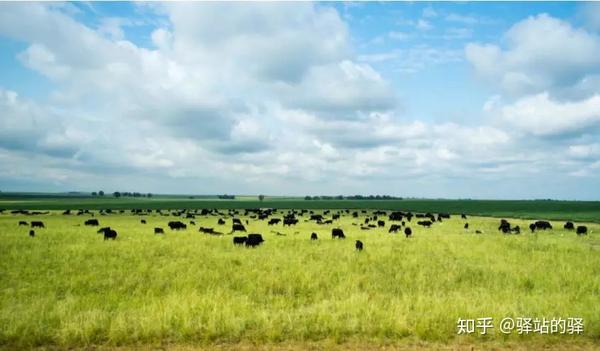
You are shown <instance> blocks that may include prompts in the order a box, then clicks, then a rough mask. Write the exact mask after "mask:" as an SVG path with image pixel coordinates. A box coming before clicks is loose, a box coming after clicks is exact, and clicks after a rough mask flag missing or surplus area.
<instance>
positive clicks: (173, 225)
mask: <svg viewBox="0 0 600 351" xmlns="http://www.w3.org/2000/svg"><path fill="white" fill-rule="evenodd" d="M168 225H169V228H171V230H180V229H187V225H186V224H185V223H183V222H180V221H170V222H169V224H168Z"/></svg>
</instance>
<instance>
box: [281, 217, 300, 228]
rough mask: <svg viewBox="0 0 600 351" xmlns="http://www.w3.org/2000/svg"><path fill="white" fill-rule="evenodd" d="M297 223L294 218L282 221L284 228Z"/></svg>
mask: <svg viewBox="0 0 600 351" xmlns="http://www.w3.org/2000/svg"><path fill="white" fill-rule="evenodd" d="M297 223H298V220H297V219H296V218H292V217H287V218H284V219H283V225H284V226H286V225H288V226H292V225H295V224H297Z"/></svg>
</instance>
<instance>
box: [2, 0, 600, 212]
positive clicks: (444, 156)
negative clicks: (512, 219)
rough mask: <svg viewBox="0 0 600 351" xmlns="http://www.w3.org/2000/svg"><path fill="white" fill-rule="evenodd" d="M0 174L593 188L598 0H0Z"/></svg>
mask: <svg viewBox="0 0 600 351" xmlns="http://www.w3.org/2000/svg"><path fill="white" fill-rule="evenodd" d="M0 190H1V191H48V192H54V191H97V190H104V191H105V192H112V191H138V192H151V193H169V194H173V193H181V194H224V193H226V194H259V193H260V194H266V195H353V194H363V195H369V194H386V195H393V196H404V197H428V198H474V199H477V198H495V199H549V198H551V199H578V200H600V4H595V3H583V2H524V3H521V2H506V3H502V2H492V3H488V2H476V3H471V2H457V3H451V2H392V3H390V2H384V3H364V2H359V3H348V2H325V3H310V2H293V3H272V2H258V3H248V2H244V3H231V2H228V3H215V2H210V3H185V2H175V3H173V2H169V3H160V2H151V3H144V2H135V3H129V2H68V3H57V2H52V3H47V2H44V3H36V2H29V3H12V2H11V3H9V2H0Z"/></svg>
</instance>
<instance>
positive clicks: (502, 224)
mask: <svg viewBox="0 0 600 351" xmlns="http://www.w3.org/2000/svg"><path fill="white" fill-rule="evenodd" d="M498 230H501V231H502V233H504V234H506V233H508V232H510V223H509V222H508V221H507V220H506V219H501V220H500V226H499V227H498Z"/></svg>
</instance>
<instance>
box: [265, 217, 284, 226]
mask: <svg viewBox="0 0 600 351" xmlns="http://www.w3.org/2000/svg"><path fill="white" fill-rule="evenodd" d="M279 222H281V218H271V219H269V223H268V224H269V225H275V224H279Z"/></svg>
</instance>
